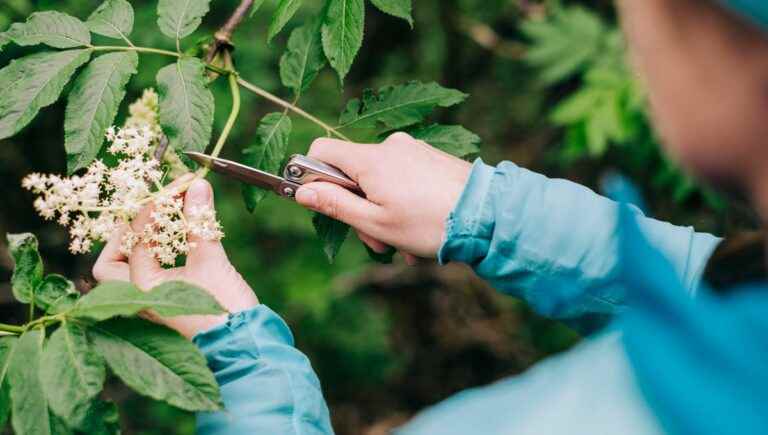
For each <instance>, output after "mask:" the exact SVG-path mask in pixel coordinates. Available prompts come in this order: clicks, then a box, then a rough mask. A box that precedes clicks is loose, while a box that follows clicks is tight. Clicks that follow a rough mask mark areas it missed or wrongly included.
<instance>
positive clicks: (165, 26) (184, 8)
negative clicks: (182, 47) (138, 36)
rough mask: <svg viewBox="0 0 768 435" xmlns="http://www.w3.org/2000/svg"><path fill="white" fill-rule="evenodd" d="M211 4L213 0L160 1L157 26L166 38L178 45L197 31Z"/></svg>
mask: <svg viewBox="0 0 768 435" xmlns="http://www.w3.org/2000/svg"><path fill="white" fill-rule="evenodd" d="M210 4H211V0H159V3H158V5H157V16H158V18H157V25H158V26H159V27H160V31H161V32H163V34H164V35H165V36H168V37H170V38H173V39H175V40H176V41H177V43H178V41H179V40H181V39H183V38H186V37H187V36H189V35H191V34H192V32H194V31H195V30H197V28H198V27H199V26H200V23H202V22H203V17H204V16H205V15H206V14H207V13H208V9H209V8H210Z"/></svg>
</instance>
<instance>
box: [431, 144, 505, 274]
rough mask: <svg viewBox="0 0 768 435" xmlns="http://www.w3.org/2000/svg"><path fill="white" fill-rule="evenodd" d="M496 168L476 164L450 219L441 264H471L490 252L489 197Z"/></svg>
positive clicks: (490, 222) (440, 254)
mask: <svg viewBox="0 0 768 435" xmlns="http://www.w3.org/2000/svg"><path fill="white" fill-rule="evenodd" d="M495 174H496V168H494V167H493V166H489V165H486V164H485V163H484V162H483V160H482V159H477V160H475V163H474V165H473V166H472V172H471V173H470V175H469V180H468V181H467V185H466V187H465V188H464V192H462V194H461V197H460V198H459V202H458V203H457V204H456V207H455V208H454V210H453V211H452V212H451V214H450V215H449V216H448V220H447V221H446V226H445V236H444V241H443V245H442V246H441V247H440V250H439V251H438V253H437V259H438V261H439V262H440V264H447V263H450V262H452V261H456V262H461V263H467V264H472V263H473V262H475V261H476V260H477V259H478V258H481V257H484V256H485V253H486V252H488V248H489V245H490V241H491V238H492V236H493V226H494V223H493V222H494V219H493V203H492V202H493V201H492V195H490V192H491V188H492V185H493V179H494V178H495Z"/></svg>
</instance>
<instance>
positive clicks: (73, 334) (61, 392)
mask: <svg viewBox="0 0 768 435" xmlns="http://www.w3.org/2000/svg"><path fill="white" fill-rule="evenodd" d="M105 377H106V368H105V366H104V359H102V358H101V355H99V354H98V353H97V352H96V351H95V350H94V349H93V348H92V347H91V346H90V344H89V342H88V338H87V336H86V332H85V328H83V327H82V326H80V325H77V324H75V323H72V322H64V323H62V325H61V326H60V327H59V329H57V330H56V332H54V333H53V334H52V335H51V338H50V339H49V340H48V344H47V345H46V346H45V350H43V354H42V357H41V359H40V381H41V382H42V384H43V390H44V391H45V395H46V397H47V398H48V405H49V406H50V407H51V409H52V410H53V412H55V413H56V414H58V415H59V416H60V417H61V418H62V419H64V421H65V422H66V423H67V424H68V425H69V426H72V427H74V426H76V425H78V424H79V422H81V421H82V420H83V418H84V417H85V415H86V414H87V413H88V411H89V409H90V407H91V401H92V400H93V398H94V397H96V395H97V394H99V392H101V390H102V388H103V386H104V378H105Z"/></svg>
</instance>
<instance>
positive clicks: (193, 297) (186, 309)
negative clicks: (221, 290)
mask: <svg viewBox="0 0 768 435" xmlns="http://www.w3.org/2000/svg"><path fill="white" fill-rule="evenodd" d="M142 300H143V301H144V303H145V304H146V306H147V308H151V309H152V310H154V311H155V312H156V313H157V314H159V315H161V316H164V317H173V316H184V315H189V314H221V313H223V312H225V310H224V309H223V308H222V307H221V306H220V305H219V303H218V302H217V301H216V299H215V298H214V297H213V296H211V294H210V293H208V292H207V291H205V290H203V289H201V288H200V287H197V286H194V285H192V284H188V283H186V282H182V281H170V282H166V283H164V284H161V285H159V286H157V287H155V288H153V289H152V290H150V291H149V292H147V293H145V294H144V295H143V298H142Z"/></svg>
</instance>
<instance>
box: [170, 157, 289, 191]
mask: <svg viewBox="0 0 768 435" xmlns="http://www.w3.org/2000/svg"><path fill="white" fill-rule="evenodd" d="M184 154H186V155H187V157H189V158H190V159H192V160H194V161H196V162H197V163H199V164H201V165H203V166H205V167H207V168H208V169H210V170H212V171H213V172H217V173H219V174H222V175H225V176H227V177H229V178H233V179H235V180H238V181H242V182H243V183H246V184H251V185H254V186H256V187H260V188H262V189H267V190H272V191H275V192H278V193H280V186H281V185H282V184H283V182H285V179H284V178H281V177H278V176H276V175H272V174H270V173H268V172H264V171H260V170H258V169H256V168H252V167H250V166H246V165H243V164H241V163H237V162H233V161H231V160H227V159H220V158H217V157H211V156H209V155H206V154H203V153H198V152H186V153H184Z"/></svg>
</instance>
